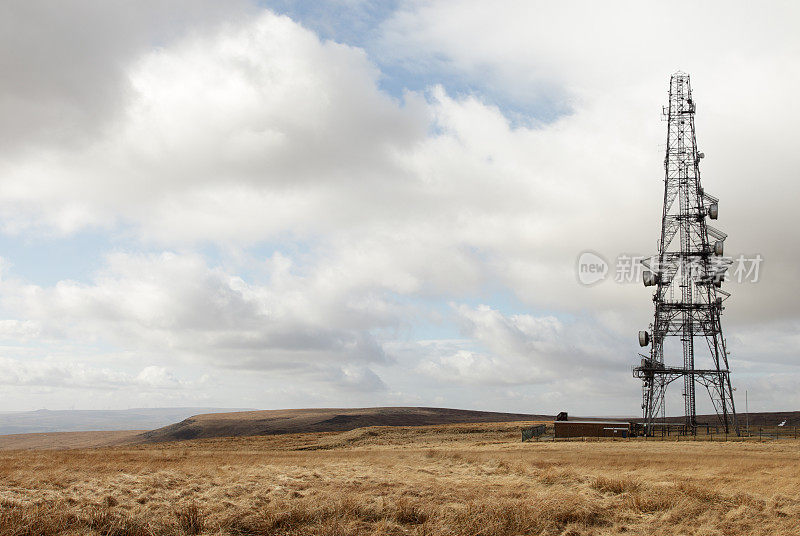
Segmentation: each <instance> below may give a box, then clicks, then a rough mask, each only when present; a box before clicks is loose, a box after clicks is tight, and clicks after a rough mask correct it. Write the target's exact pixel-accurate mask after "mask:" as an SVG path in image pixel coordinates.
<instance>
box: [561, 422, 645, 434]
mask: <svg viewBox="0 0 800 536" xmlns="http://www.w3.org/2000/svg"><path fill="white" fill-rule="evenodd" d="M553 425H554V427H555V436H556V437H557V438H565V437H628V436H629V435H630V433H631V425H630V423H628V422H625V421H555V422H554V423H553Z"/></svg>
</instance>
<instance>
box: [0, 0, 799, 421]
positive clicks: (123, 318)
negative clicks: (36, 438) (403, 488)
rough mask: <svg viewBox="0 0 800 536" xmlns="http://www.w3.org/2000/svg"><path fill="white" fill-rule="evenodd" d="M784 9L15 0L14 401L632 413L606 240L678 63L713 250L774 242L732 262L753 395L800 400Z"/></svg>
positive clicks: (644, 315) (1, 395) (9, 232)
mask: <svg viewBox="0 0 800 536" xmlns="http://www.w3.org/2000/svg"><path fill="white" fill-rule="evenodd" d="M799 16H800V7H798V6H797V5H796V3H794V2H774V3H771V4H770V5H769V9H766V8H764V7H763V6H762V7H761V8H760V9H759V8H756V7H755V6H752V5H751V4H750V3H747V2H703V3H699V4H698V3H694V2H671V3H670V4H669V5H668V6H664V5H656V4H651V3H644V2H613V3H611V4H607V3H603V4H599V3H597V2H573V3H569V4H563V3H553V2H539V1H518V2H515V1H498V2H491V3H488V2H478V1H469V0H467V1H461V2H446V1H435V0H434V1H425V2H422V1H408V2H403V1H392V2H373V1H369V0H338V1H333V0H332V1H329V2H291V1H288V0H275V1H264V2H250V1H246V0H234V1H230V2H215V1H212V0H196V1H189V0H171V1H168V2H162V1H156V0H144V1H141V2H124V1H121V0H117V1H114V0H112V1H102V2H101V1H97V0H95V1H85V0H73V1H70V2H56V3H53V2H45V1H38V0H34V1H25V2H22V1H19V2H17V1H12V2H4V3H3V4H2V6H1V7H0V73H1V74H2V76H0V406H2V407H0V410H2V411H16V410H32V409H39V408H48V409H123V408H130V407H171V406H218V407H253V408H263V409H276V408H293V407H360V406H379V405H393V406H396V405H408V406H440V407H457V408H467V409H483V410H496V411H513V412H529V413H555V412H558V411H562V410H564V411H569V412H570V413H572V414H577V415H620V416H621V415H638V414H639V413H640V404H641V385H640V383H639V380H636V379H634V378H633V377H632V374H631V367H632V366H634V365H635V364H636V363H637V362H638V360H639V357H638V352H639V351H640V348H639V346H638V344H637V332H638V331H639V330H641V329H647V327H648V324H649V323H650V322H652V315H653V310H652V300H651V297H652V290H651V289H646V288H644V287H643V286H642V285H641V283H637V282H635V281H626V280H625V279H626V273H625V272H623V271H619V270H621V268H619V267H620V266H623V267H624V263H625V259H628V258H631V257H636V256H647V255H651V254H653V253H655V248H656V241H657V239H658V234H659V232H660V217H661V202H662V199H663V197H662V196H663V171H664V170H663V159H664V150H665V139H666V123H664V122H662V121H661V110H662V108H661V107H662V105H664V104H665V103H666V102H667V91H668V87H669V77H670V75H671V74H672V73H674V72H676V71H678V70H682V71H684V72H687V73H689V74H690V75H691V79H692V88H693V92H694V100H695V102H696V103H697V117H696V126H697V136H698V146H699V147H700V150H701V151H703V152H704V153H705V155H706V158H705V159H704V160H703V161H702V166H701V173H702V182H703V186H704V188H705V190H706V191H707V192H709V193H711V194H712V195H714V196H716V197H718V198H719V199H720V203H719V206H720V216H719V220H718V221H717V222H715V226H716V227H719V228H720V229H723V230H724V231H725V232H726V233H728V235H729V237H728V239H727V240H726V243H725V244H726V245H725V248H726V252H725V254H726V255H729V256H731V257H732V258H740V259H743V261H742V262H750V265H749V267H750V268H752V267H753V264H754V261H752V259H755V258H760V259H761V261H760V262H759V263H758V264H757V267H758V270H757V274H756V273H750V275H749V277H744V278H742V280H741V281H737V280H736V278H735V277H732V278H730V279H731V280H729V281H728V282H726V284H725V289H726V290H727V291H729V292H731V294H732V296H731V298H730V299H728V300H727V301H726V302H725V304H726V309H725V313H724V317H723V329H724V333H725V336H726V339H727V343H728V349H729V350H730V352H731V355H730V357H729V359H730V365H731V370H732V381H733V385H734V386H735V387H736V389H737V391H736V393H735V395H736V403H737V409H738V410H739V411H743V410H744V409H745V407H744V402H745V401H744V400H743V399H744V398H745V397H744V396H743V395H744V394H745V391H746V392H747V401H748V409H749V410H750V411H777V410H797V409H800V391H798V389H797V385H798V383H799V382H800V360H799V359H798V353H797V348H798V346H800V336H799V335H798V328H800V306H798V303H797V294H798V292H797V289H798V281H800V268H799V266H800V253H798V251H797V247H796V244H797V243H798V240H799V239H800V236H798V235H800V231H798V226H797V225H796V214H797V209H796V204H797V200H798V198H800V181H797V180H796V179H797V170H798V169H800V153H798V151H797V150H796V126H797V125H798V124H799V123H800V105H798V101H797V95H798V94H800V37H798V34H797V32H796V28H795V26H796V24H795V21H797V20H798V17H799ZM584 252H591V253H592V254H593V255H598V256H599V257H600V258H601V259H604V260H605V261H606V262H607V263H608V266H609V268H608V272H607V273H606V277H605V279H602V280H600V281H598V282H596V283H595V284H592V285H585V284H583V283H582V281H581V279H580V278H579V277H578V276H579V274H578V271H577V265H578V264H577V263H578V259H579V257H580V256H581V254H583V253H584ZM756 275H757V277H756ZM617 276H619V278H621V279H622V281H617V279H618V277H617ZM704 404H705V405H704ZM709 409H710V406H709V405H708V403H707V402H705V401H704V400H698V410H699V411H708V410H709ZM668 412H669V413H672V414H680V413H681V412H682V401H681V399H680V389H679V387H678V386H675V387H674V388H673V389H672V390H671V394H670V396H669V398H668Z"/></svg>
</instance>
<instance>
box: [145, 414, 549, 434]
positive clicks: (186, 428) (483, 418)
mask: <svg viewBox="0 0 800 536" xmlns="http://www.w3.org/2000/svg"><path fill="white" fill-rule="evenodd" d="M548 419H549V420H552V419H553V416H552V415H529V414H526V413H496V412H491V411H470V410H464V409H445V408H413V407H399V408H391V407H390V408H348V409H337V408H323V409H282V410H265V411H239V412H235V413H211V414H206V415H195V416H193V417H191V418H188V419H185V420H183V421H181V422H179V423H176V424H172V425H169V426H165V427H163V428H159V429H157V430H152V431H150V432H145V433H143V434H140V435H139V436H137V437H136V438H135V439H134V442H141V443H160V442H164V441H180V440H185V439H200V438H212V437H230V436H255V435H276V434H293V433H300V432H344V431H347V430H353V429H355V428H362V427H364V426H423V425H437V424H454V423H479V422H512V421H532V420H548Z"/></svg>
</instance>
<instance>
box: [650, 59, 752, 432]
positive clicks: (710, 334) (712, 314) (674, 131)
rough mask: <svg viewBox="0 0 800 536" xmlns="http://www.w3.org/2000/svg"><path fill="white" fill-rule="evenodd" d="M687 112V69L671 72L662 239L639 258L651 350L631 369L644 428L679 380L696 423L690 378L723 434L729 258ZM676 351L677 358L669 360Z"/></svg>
mask: <svg viewBox="0 0 800 536" xmlns="http://www.w3.org/2000/svg"><path fill="white" fill-rule="evenodd" d="M694 114H695V103H694V101H693V100H692V90H691V86H690V84H689V75H688V74H685V73H682V72H677V73H675V74H674V75H672V77H671V78H670V88H669V106H668V107H666V106H665V107H664V116H665V119H666V121H667V152H666V156H665V158H664V168H665V180H664V210H663V215H662V219H661V240H660V242H659V246H658V254H657V255H656V256H654V257H652V258H651V259H650V260H647V261H644V262H643V264H644V266H645V268H646V269H645V270H644V272H643V276H644V284H645V286H655V288H656V291H655V294H654V295H653V302H654V304H655V317H654V320H653V324H652V325H651V326H650V331H649V332H648V331H640V332H639V344H640V345H641V346H648V344H649V345H650V355H644V354H639V355H640V357H641V358H642V359H641V364H640V365H639V366H637V367H635V368H634V376H635V377H637V378H641V379H642V381H643V385H642V410H643V416H644V420H645V423H646V424H647V425H648V427H647V430H648V433H649V431H651V430H652V425H653V424H654V423H656V422H657V419H659V418H661V420H663V419H664V418H665V399H664V395H665V392H666V388H667V386H668V385H669V384H670V383H672V382H673V381H675V380H678V379H683V396H684V400H685V415H686V421H685V424H686V426H687V429H688V430H689V431H690V433H695V432H696V426H697V412H696V406H695V387H696V385H697V384H699V385H701V386H702V387H705V388H706V390H707V391H708V393H709V395H710V396H711V401H712V403H713V405H714V408H715V410H716V413H717V416H718V418H719V421H720V425H722V426H724V428H725V433H729V432H730V431H732V430H735V431H736V432H737V433H738V426H737V423H736V410H735V408H734V403H733V390H732V389H731V382H730V370H729V368H728V355H727V352H726V350H725V339H724V337H723V336H722V325H721V323H720V315H721V313H722V309H723V306H722V302H723V300H724V299H726V298H727V297H728V296H730V294H728V293H727V292H725V291H723V290H722V289H721V288H720V287H721V285H722V280H723V279H724V275H725V271H726V270H727V268H728V265H729V263H730V261H726V260H724V259H723V258H722V254H723V244H724V240H725V238H726V235H725V233H723V232H722V231H720V230H718V229H715V228H714V227H712V226H711V225H709V224H708V223H707V221H706V220H707V218H708V219H712V220H715V219H717V214H718V204H717V203H718V200H717V199H716V198H715V197H712V196H710V195H708V194H706V193H705V192H704V191H703V188H702V186H701V185H700V168H699V164H700V159H702V158H703V156H704V155H703V153H700V152H698V151H697V143H696V139H695V130H694ZM676 237H677V238H678V239H677V240H675V238H676ZM668 337H674V338H675V339H667V338H668ZM665 340H667V341H670V340H671V341H674V343H670V342H668V346H667V351H665ZM678 346H679V347H680V348H681V350H679V349H678ZM680 353H682V355H683V362H682V363H676V362H675V361H677V355H679V354H680ZM672 354H675V355H674V357H673V355H672ZM665 358H673V359H665Z"/></svg>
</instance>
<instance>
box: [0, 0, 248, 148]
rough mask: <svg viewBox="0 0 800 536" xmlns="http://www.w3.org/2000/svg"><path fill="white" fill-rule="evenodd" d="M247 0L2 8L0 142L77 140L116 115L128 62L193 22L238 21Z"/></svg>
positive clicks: (124, 94)
mask: <svg viewBox="0 0 800 536" xmlns="http://www.w3.org/2000/svg"><path fill="white" fill-rule="evenodd" d="M247 5H248V3H246V2H243V1H238V0H237V1H235V2H232V3H231V2H226V5H225V6H224V9H223V6H221V5H220V4H219V3H218V2H211V1H202V2H189V1H183V0H180V1H171V2H158V1H151V0H146V1H142V2H124V1H116V0H113V1H104V2H92V1H88V0H78V1H71V2H68V3H62V2H45V1H40V0H33V1H26V2H4V3H3V5H2V7H0V71H1V72H2V73H3V83H2V84H0V117H2V118H3V120H2V122H0V147H1V148H2V149H0V150H2V151H3V152H5V153H9V152H10V151H12V150H15V149H16V150H21V149H26V148H27V149H31V150H33V149H35V147H36V145H37V144H41V143H45V144H57V145H63V144H66V145H67V146H68V147H70V148H74V147H76V146H81V145H83V144H85V143H87V142H88V141H89V140H91V139H92V138H95V137H97V136H99V135H100V133H101V132H102V131H103V129H104V127H106V126H108V124H109V123H110V122H113V121H115V120H119V119H120V112H121V110H122V108H121V105H122V104H123V103H124V102H125V100H126V99H127V98H128V96H129V93H130V87H129V85H128V83H127V77H126V69H127V68H128V64H129V63H130V62H131V61H132V60H133V59H134V58H135V57H136V56H137V55H138V54H141V53H142V52H143V51H144V50H147V49H149V48H150V47H152V46H158V45H162V44H164V43H166V42H169V41H170V40H171V39H173V38H174V37H175V36H177V35H181V34H182V33H184V32H186V31H187V30H189V29H190V28H194V29H197V28H198V27H202V26H203V25H213V24H215V23H218V22H221V21H225V20H231V19H236V18H237V17H238V16H241V15H242V14H243V13H245V12H246V11H247V10H248V8H247Z"/></svg>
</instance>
